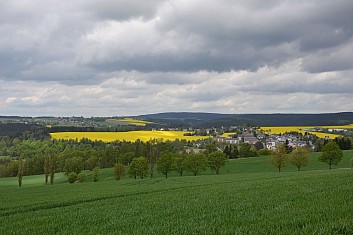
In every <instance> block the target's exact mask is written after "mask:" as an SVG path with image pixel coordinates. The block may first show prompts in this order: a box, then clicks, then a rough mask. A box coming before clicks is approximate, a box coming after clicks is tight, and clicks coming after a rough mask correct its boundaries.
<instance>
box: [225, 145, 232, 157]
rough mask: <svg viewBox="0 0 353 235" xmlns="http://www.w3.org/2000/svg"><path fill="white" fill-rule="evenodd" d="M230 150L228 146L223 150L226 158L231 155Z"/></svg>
mask: <svg viewBox="0 0 353 235" xmlns="http://www.w3.org/2000/svg"><path fill="white" fill-rule="evenodd" d="M231 151H232V148H230V147H228V145H226V147H225V148H224V149H223V153H224V154H225V155H226V157H227V158H230V154H231V153H232V152H231Z"/></svg>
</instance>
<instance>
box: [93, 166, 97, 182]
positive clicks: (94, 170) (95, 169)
mask: <svg viewBox="0 0 353 235" xmlns="http://www.w3.org/2000/svg"><path fill="white" fill-rule="evenodd" d="M92 175H93V182H97V181H98V175H99V166H96V167H95V168H94V169H93V174H92Z"/></svg>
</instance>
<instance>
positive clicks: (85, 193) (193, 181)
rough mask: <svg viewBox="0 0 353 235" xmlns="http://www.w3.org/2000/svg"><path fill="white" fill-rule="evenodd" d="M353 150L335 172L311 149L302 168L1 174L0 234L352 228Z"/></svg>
mask: <svg viewBox="0 0 353 235" xmlns="http://www.w3.org/2000/svg"><path fill="white" fill-rule="evenodd" d="M352 157H353V151H345V152H344V158H343V160H342V161H341V163H340V164H339V165H338V166H335V169H333V170H331V171H330V170H328V167H327V165H326V164H323V163H320V162H319V161H318V160H317V158H318V154H312V155H311V162H310V163H309V166H308V167H306V168H304V169H303V171H302V172H297V171H296V169H295V168H294V167H291V166H288V167H286V168H284V171H283V172H281V173H278V172H277V171H276V169H275V168H273V167H272V166H270V165H269V164H268V163H267V157H259V158H249V159H236V160H231V161H229V162H228V164H227V165H226V167H225V168H223V169H222V172H221V175H218V176H217V175H214V174H213V173H212V172H210V171H208V172H205V173H204V174H202V175H199V176H196V177H194V176H191V175H190V174H186V175H185V176H183V177H180V176H177V175H176V174H173V175H171V176H170V177H169V178H168V179H165V178H164V177H163V176H161V175H157V177H155V178H153V179H150V178H148V179H143V180H134V179H131V178H128V177H127V176H124V178H123V179H122V180H121V181H115V180H114V179H113V177H112V170H111V169H103V170H101V175H100V181H99V182H92V180H91V176H90V175H89V176H88V178H87V181H86V182H84V183H75V184H68V183H67V182H66V179H65V177H64V176H63V175H62V174H56V181H55V184H54V185H52V186H51V185H44V176H29V177H24V179H23V187H22V188H18V187H17V185H16V183H17V182H16V178H6V179H0V195H1V197H0V217H1V220H0V234H352V233H353V221H352V215H353V193H352V190H353V187H352V180H353V170H352V169H350V167H351V162H350V160H351V159H352ZM88 174H89V173H88Z"/></svg>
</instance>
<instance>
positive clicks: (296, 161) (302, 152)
mask: <svg viewBox="0 0 353 235" xmlns="http://www.w3.org/2000/svg"><path fill="white" fill-rule="evenodd" d="M290 162H291V163H292V164H293V165H294V166H296V167H297V169H298V171H300V168H301V167H304V166H306V165H308V162H309V151H308V150H307V149H306V148H303V147H297V148H296V149H294V150H293V151H292V153H291V155H290Z"/></svg>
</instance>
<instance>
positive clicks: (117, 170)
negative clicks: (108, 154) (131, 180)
mask: <svg viewBox="0 0 353 235" xmlns="http://www.w3.org/2000/svg"><path fill="white" fill-rule="evenodd" d="M124 170H125V167H124V165H123V164H121V163H118V164H115V165H114V170H113V175H114V178H115V179H116V180H120V178H121V176H122V175H123V174H124Z"/></svg>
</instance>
